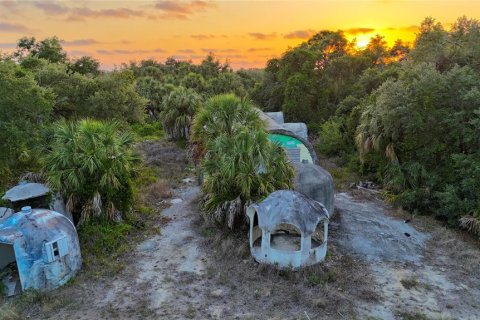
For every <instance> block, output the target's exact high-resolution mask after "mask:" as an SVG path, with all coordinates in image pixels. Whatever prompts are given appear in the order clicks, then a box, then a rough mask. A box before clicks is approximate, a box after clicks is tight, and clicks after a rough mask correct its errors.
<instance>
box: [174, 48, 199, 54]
mask: <svg viewBox="0 0 480 320" xmlns="http://www.w3.org/2000/svg"><path fill="white" fill-rule="evenodd" d="M177 52H180V53H192V54H193V53H195V50H192V49H180V50H177Z"/></svg>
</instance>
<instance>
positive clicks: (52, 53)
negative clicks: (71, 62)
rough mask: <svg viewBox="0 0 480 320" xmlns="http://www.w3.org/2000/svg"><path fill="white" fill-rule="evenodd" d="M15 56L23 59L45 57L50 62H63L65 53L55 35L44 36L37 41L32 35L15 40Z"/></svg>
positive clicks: (65, 57)
mask: <svg viewBox="0 0 480 320" xmlns="http://www.w3.org/2000/svg"><path fill="white" fill-rule="evenodd" d="M15 56H16V57H18V58H20V59H23V58H26V57H33V58H39V59H45V60H47V61H49V62H51V63H64V62H65V61H66V59H67V54H66V53H65V51H63V48H62V45H61V43H60V39H58V38H57V37H51V38H45V39H43V40H41V41H37V40H36V39H35V38H34V37H31V38H28V37H24V38H21V39H20V40H18V42H17V51H16V52H15Z"/></svg>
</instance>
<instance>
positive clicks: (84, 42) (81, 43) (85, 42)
mask: <svg viewBox="0 0 480 320" xmlns="http://www.w3.org/2000/svg"><path fill="white" fill-rule="evenodd" d="M62 43H63V44H64V45H66V46H90V45H94V44H100V43H101V42H99V41H97V40H95V39H77V40H70V41H62Z"/></svg>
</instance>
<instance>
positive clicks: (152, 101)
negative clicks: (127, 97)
mask: <svg viewBox="0 0 480 320" xmlns="http://www.w3.org/2000/svg"><path fill="white" fill-rule="evenodd" d="M136 86H137V87H136V89H137V92H138V94H140V95H141V96H142V97H144V98H145V99H147V100H148V102H147V106H146V108H147V110H148V111H149V113H150V114H151V115H152V116H154V117H155V116H157V115H158V113H160V111H161V110H162V101H163V97H164V96H165V95H166V94H167V92H168V91H170V90H172V89H173V86H171V87H170V86H169V85H164V84H162V82H161V81H159V80H156V79H155V78H153V77H151V76H147V77H140V78H137V84H136Z"/></svg>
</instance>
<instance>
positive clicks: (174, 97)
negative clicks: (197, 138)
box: [160, 87, 201, 139]
mask: <svg viewBox="0 0 480 320" xmlns="http://www.w3.org/2000/svg"><path fill="white" fill-rule="evenodd" d="M200 99H201V97H200V96H199V95H198V94H197V93H196V92H195V91H193V90H192V89H186V88H184V87H178V88H176V89H175V90H173V91H172V92H170V94H169V95H167V96H166V97H164V99H163V102H162V104H163V109H162V112H161V113H160V118H161V119H162V123H163V128H164V130H165V132H166V133H168V135H169V136H170V137H171V138H172V139H186V138H188V137H189V135H190V125H191V124H192V121H193V117H194V116H195V112H196V111H197V108H198V106H199V104H200Z"/></svg>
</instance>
